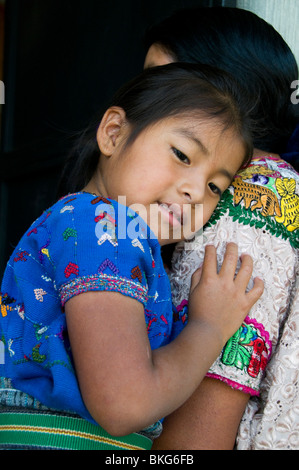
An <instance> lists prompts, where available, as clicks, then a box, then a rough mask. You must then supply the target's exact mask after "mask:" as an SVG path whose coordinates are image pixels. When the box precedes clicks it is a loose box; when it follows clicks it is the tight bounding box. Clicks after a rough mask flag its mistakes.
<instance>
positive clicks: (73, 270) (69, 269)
mask: <svg viewBox="0 0 299 470" xmlns="http://www.w3.org/2000/svg"><path fill="white" fill-rule="evenodd" d="M71 274H75V275H76V276H77V275H78V274H79V266H78V265H77V264H75V263H71V262H70V263H69V264H68V265H67V266H66V268H65V270H64V275H65V277H70V275H71Z"/></svg>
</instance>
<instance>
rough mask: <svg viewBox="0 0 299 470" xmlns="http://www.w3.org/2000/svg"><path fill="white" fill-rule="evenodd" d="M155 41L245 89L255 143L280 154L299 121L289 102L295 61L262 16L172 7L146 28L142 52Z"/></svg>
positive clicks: (181, 59) (233, 10) (176, 57)
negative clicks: (174, 9)
mask: <svg viewBox="0 0 299 470" xmlns="http://www.w3.org/2000/svg"><path fill="white" fill-rule="evenodd" d="M152 44H158V45H160V46H161V48H162V50H164V51H165V52H166V53H168V54H169V55H170V56H171V57H172V58H173V60H174V61H179V62H189V63H197V62H200V63H204V64H209V65H216V66H217V67H219V68H220V69H223V70H225V71H227V72H228V73H231V74H232V75H233V76H234V78H235V79H236V80H238V81H239V82H240V83H241V84H244V86H245V87H246V89H247V92H248V93H249V95H250V96H251V99H252V103H253V104H255V106H254V107H253V110H252V116H253V119H254V120H255V121H256V122H258V123H259V126H258V127H259V128H260V129H264V130H266V132H263V133H262V134H256V135H255V137H254V145H255V147H256V148H260V149H261V150H265V151H268V152H275V153H281V152H283V151H284V150H285V149H286V145H287V141H288V139H289V138H290V135H291V134H292V132H293V130H294V128H295V127H296V124H297V123H298V121H299V115H298V112H299V110H298V106H297V107H296V105H294V104H292V102H291V93H292V91H291V84H292V82H293V81H294V80H297V79H298V66H297V63H296V60H295V58H294V55H293V54H292V52H291V50H290V48H289V47H288V45H287V44H286V42H285V41H284V40H283V38H282V37H281V36H280V34H279V33H278V32H277V31H276V30H275V29H274V28H273V27H272V26H271V25H270V24H268V23H267V22H266V21H264V20H263V19H261V18H259V17H258V16H257V15H255V14H254V13H252V12H250V11H246V10H242V9H239V8H228V7H196V8H190V9H183V10H180V11H177V12H176V13H174V14H173V15H171V16H170V17H168V18H166V19H165V20H164V21H162V22H160V23H159V24H156V25H153V26H152V27H151V28H149V29H148V31H147V33H146V36H145V48H146V51H147V50H148V49H149V47H150V46H151V45H152Z"/></svg>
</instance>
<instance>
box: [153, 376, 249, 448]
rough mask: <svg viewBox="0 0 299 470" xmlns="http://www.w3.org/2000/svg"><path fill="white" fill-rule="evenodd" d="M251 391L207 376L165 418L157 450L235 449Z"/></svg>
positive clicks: (156, 445)
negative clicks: (237, 388)
mask: <svg viewBox="0 0 299 470" xmlns="http://www.w3.org/2000/svg"><path fill="white" fill-rule="evenodd" d="M248 400H249V395H248V394H245V393H243V392H240V391H238V390H233V389H232V388H230V387H229V386H228V385H226V384H225V383H223V382H221V381H220V380H215V379H211V378H205V379H204V380H203V381H202V383H201V384H200V385H199V387H198V388H197V390H196V391H195V392H194V394H193V395H192V396H191V397H190V398H189V400H188V401H187V402H186V403H185V404H184V405H183V406H181V407H180V408H179V409H178V410H176V411H175V412H174V413H172V414H171V415H170V416H168V417H167V418H166V419H165V420H164V422H163V433H162V435H161V436H160V437H159V438H158V439H156V440H155V441H154V444H153V447H152V449H153V450H196V449H197V450H233V448H234V444H235V440H236V436H237V431H238V427H239V424H240V421H241V418H242V415H243V413H244V410H245V407H246V404H247V402H248Z"/></svg>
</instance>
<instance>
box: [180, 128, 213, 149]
mask: <svg viewBox="0 0 299 470" xmlns="http://www.w3.org/2000/svg"><path fill="white" fill-rule="evenodd" d="M174 132H175V133H176V134H179V135H181V136H182V137H187V139H190V140H192V141H193V142H195V143H196V145H197V146H198V147H199V148H200V149H201V151H202V152H203V153H204V154H205V155H208V154H209V153H210V152H209V150H208V149H207V147H206V146H205V145H204V144H203V143H202V142H201V141H200V140H199V139H198V138H197V137H196V135H194V134H193V132H192V131H190V129H185V128H176V129H174Z"/></svg>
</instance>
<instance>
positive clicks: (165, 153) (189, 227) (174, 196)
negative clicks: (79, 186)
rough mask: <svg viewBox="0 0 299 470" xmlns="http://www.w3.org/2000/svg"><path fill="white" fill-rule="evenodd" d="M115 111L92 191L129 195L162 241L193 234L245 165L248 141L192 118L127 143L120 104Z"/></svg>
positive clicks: (104, 129) (102, 131) (103, 130)
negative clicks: (243, 164)
mask: <svg viewBox="0 0 299 470" xmlns="http://www.w3.org/2000/svg"><path fill="white" fill-rule="evenodd" d="M111 112H112V111H111ZM113 112H114V117H113V116H110V118H107V113H106V118H105V117H104V120H103V121H102V123H101V125H100V127H99V131H98V143H99V147H100V149H101V153H102V155H101V158H100V164H99V169H98V172H97V173H96V175H95V177H94V178H93V180H92V181H91V183H90V185H89V187H87V189H88V190H91V191H95V192H97V193H99V194H101V195H103V196H106V197H110V198H112V199H115V200H119V197H120V196H125V205H127V206H131V207H132V209H134V210H135V211H136V212H138V213H139V214H140V216H141V217H142V218H143V219H144V220H145V221H146V222H147V224H148V225H149V227H150V228H151V230H152V231H153V232H154V233H155V235H156V236H157V238H158V239H159V241H160V244H161V245H166V244H168V243H174V242H177V241H180V240H183V239H186V238H189V237H191V236H192V235H193V234H194V232H195V231H197V230H199V229H200V228H201V227H202V226H203V224H205V223H206V222H207V221H208V219H209V218H210V216H211V214H212V212H213V211H214V209H215V207H216V205H217V203H218V201H219V199H220V196H221V194H222V192H223V191H224V190H225V189H226V188H227V187H228V186H229V184H230V182H231V181H232V179H233V177H234V175H235V173H236V172H237V170H238V169H239V168H240V166H241V165H242V161H243V158H244V147H243V144H242V142H240V140H238V139H237V138H236V136H235V135H234V132H233V130H230V129H228V130H225V131H223V129H222V126H221V125H220V124H219V123H218V122H217V121H216V120H212V119H208V120H205V119H200V118H198V117H197V118H194V116H192V117H191V116H190V117H173V118H168V119H164V120H162V121H159V122H157V123H156V124H154V125H152V126H151V127H149V128H147V129H145V130H144V131H143V132H141V134H140V135H139V136H138V137H137V139H136V140H135V141H134V142H133V143H132V144H130V145H129V146H127V147H125V146H124V142H125V141H126V138H127V137H128V135H129V134H130V126H129V125H128V124H127V123H126V121H125V115H124V112H123V111H122V110H121V109H120V108H115V109H114V111H113ZM117 113H119V115H118V117H117ZM122 113H123V114H122ZM108 114H109V110H108ZM121 114H122V116H121ZM105 119H106V120H105ZM107 142H108V144H107ZM123 203H124V202H123ZM133 205H135V206H133Z"/></svg>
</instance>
